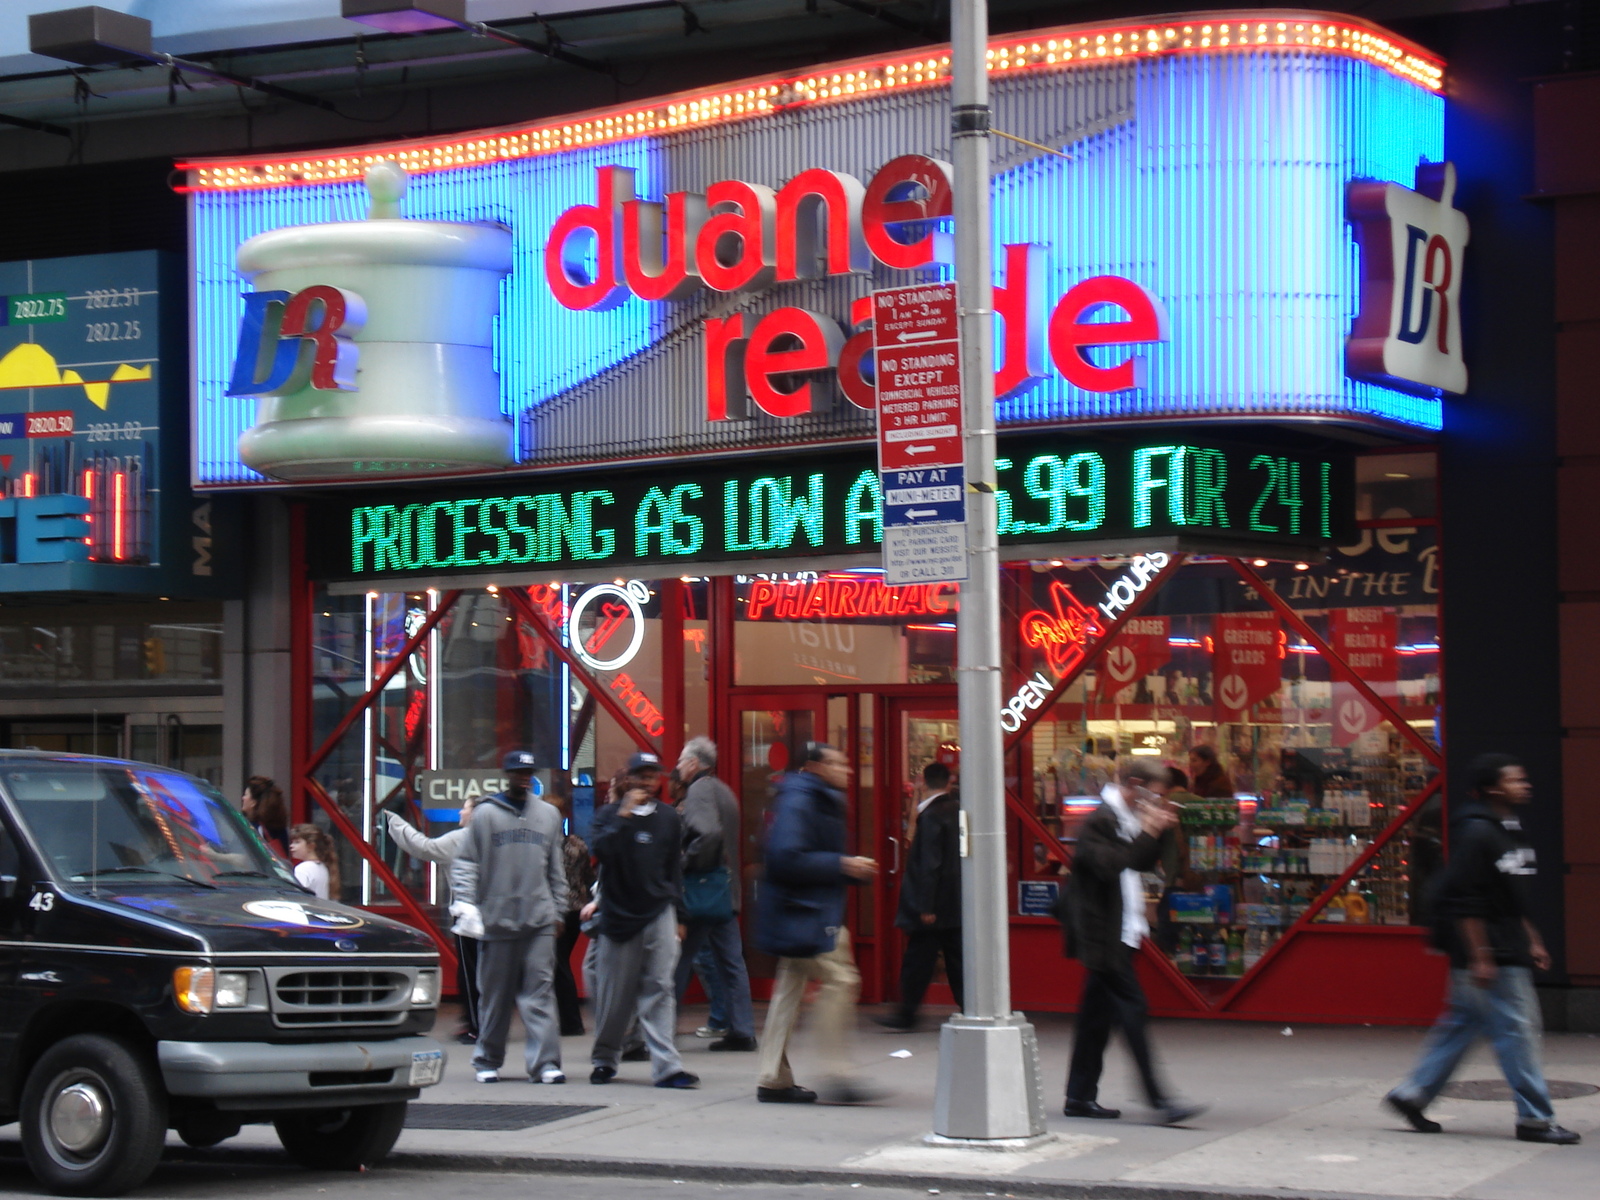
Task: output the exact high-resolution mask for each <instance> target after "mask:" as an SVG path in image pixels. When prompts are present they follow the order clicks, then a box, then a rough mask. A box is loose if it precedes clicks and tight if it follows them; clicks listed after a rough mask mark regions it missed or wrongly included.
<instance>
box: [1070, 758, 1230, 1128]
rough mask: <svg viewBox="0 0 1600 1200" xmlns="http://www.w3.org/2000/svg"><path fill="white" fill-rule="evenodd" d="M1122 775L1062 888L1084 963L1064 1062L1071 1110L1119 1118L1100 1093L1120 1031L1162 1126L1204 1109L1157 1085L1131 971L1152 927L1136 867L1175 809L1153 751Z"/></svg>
mask: <svg viewBox="0 0 1600 1200" xmlns="http://www.w3.org/2000/svg"><path fill="white" fill-rule="evenodd" d="M1120 778H1121V782H1120V783H1111V784H1107V785H1106V789H1105V791H1103V792H1102V793H1101V794H1100V798H1101V801H1102V803H1101V805H1100V807H1099V808H1097V809H1095V811H1094V812H1092V813H1090V814H1089V816H1088V818H1087V819H1086V820H1085V821H1084V823H1083V826H1082V828H1080V829H1079V831H1078V845H1077V848H1076V849H1075V850H1074V852H1073V855H1072V874H1071V876H1070V877H1068V879H1067V888H1066V933H1067V953H1068V955H1069V956H1071V957H1073V958H1076V959H1078V960H1080V961H1081V962H1082V963H1083V969H1084V980H1083V996H1082V998H1081V999H1080V1000H1079V1001H1078V1022H1077V1032H1076V1036H1075V1038H1074V1039H1073V1043H1072V1065H1071V1067H1070V1068H1068V1071H1067V1103H1066V1106H1065V1108H1063V1110H1062V1111H1063V1112H1064V1113H1065V1114H1066V1115H1067V1116H1069V1117H1099V1118H1102V1119H1115V1118H1117V1117H1120V1116H1121V1115H1122V1112H1121V1110H1120V1109H1115V1108H1106V1107H1104V1106H1102V1105H1101V1104H1099V1103H1097V1102H1096V1097H1097V1096H1098V1094H1099V1090H1100V1071H1101V1069H1102V1067H1103V1066H1104V1065H1105V1052H1106V1043H1107V1042H1108V1041H1109V1040H1110V1038H1111V1030H1112V1028H1113V1027H1117V1028H1120V1029H1121V1030H1122V1036H1123V1037H1124V1038H1126V1039H1127V1042H1128V1049H1129V1050H1130V1051H1132V1053H1133V1059H1134V1062H1135V1063H1136V1064H1137V1065H1138V1068H1139V1078H1140V1079H1141V1080H1142V1081H1143V1083H1144V1091H1145V1098H1146V1099H1147V1100H1148V1101H1149V1102H1150V1107H1151V1108H1153V1109H1155V1110H1156V1111H1157V1112H1158V1113H1159V1114H1160V1115H1161V1121H1162V1123H1163V1124H1166V1125H1176V1124H1178V1123H1179V1122H1182V1121H1186V1120H1188V1119H1189V1118H1190V1117H1193V1116H1197V1115H1199V1114H1200V1113H1201V1112H1203V1111H1205V1110H1204V1108H1203V1106H1201V1105H1198V1104H1185V1103H1183V1102H1181V1101H1178V1100H1175V1099H1173V1098H1172V1096H1171V1095H1170V1094H1169V1093H1168V1092H1167V1090H1166V1088H1164V1087H1163V1086H1162V1084H1161V1080H1160V1078H1159V1077H1158V1075H1157V1074H1156V1068H1155V1061H1154V1059H1153V1058H1152V1057H1151V1054H1150V1042H1149V1038H1148V1037H1147V1036H1146V1032H1145V1016H1146V1012H1147V1006H1146V1004H1145V998H1144V989H1143V988H1142V987H1140V986H1139V977H1138V976H1137V975H1135V974H1134V970H1133V952H1134V951H1135V950H1137V949H1138V948H1139V945H1140V943H1141V942H1143V940H1144V936H1145V934H1147V933H1148V932H1149V931H1150V926H1149V923H1148V922H1147V921H1146V919H1145V911H1144V910H1145V902H1144V883H1143V881H1142V880H1140V878H1139V872H1141V871H1148V870H1150V869H1151V868H1152V867H1154V866H1155V864H1156V863H1157V862H1159V861H1160V859H1161V851H1162V845H1163V842H1164V840H1165V839H1167V838H1170V837H1171V836H1172V832H1171V831H1172V827H1173V826H1174V825H1175V824H1176V823H1177V815H1176V814H1175V813H1174V812H1173V811H1172V809H1170V808H1168V807H1166V806H1165V805H1164V804H1162V803H1161V802H1160V797H1159V796H1158V795H1157V794H1156V792H1157V791H1162V792H1164V791H1165V785H1166V784H1167V782H1168V779H1169V776H1168V774H1167V772H1166V770H1165V768H1163V767H1162V766H1160V765H1159V764H1158V763H1156V762H1154V761H1152V760H1150V759H1139V758H1134V759H1129V760H1127V762H1126V765H1125V766H1123V768H1122V771H1121V776H1120Z"/></svg>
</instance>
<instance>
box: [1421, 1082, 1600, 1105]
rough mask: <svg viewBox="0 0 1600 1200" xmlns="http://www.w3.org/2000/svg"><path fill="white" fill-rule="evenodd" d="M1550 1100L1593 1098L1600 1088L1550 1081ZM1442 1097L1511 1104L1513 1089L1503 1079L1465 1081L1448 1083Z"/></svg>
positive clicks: (1584, 1084) (1583, 1084)
mask: <svg viewBox="0 0 1600 1200" xmlns="http://www.w3.org/2000/svg"><path fill="white" fill-rule="evenodd" d="M1549 1087H1550V1099H1552V1100H1576V1099H1577V1098H1578V1097H1579V1096H1592V1095H1594V1094H1595V1093H1596V1092H1600V1087H1596V1086H1595V1085H1594V1084H1592V1083H1570V1082H1567V1081H1565V1080H1561V1079H1552V1080H1550V1081H1549ZM1439 1094H1440V1095H1441V1096H1449V1097H1450V1099H1452V1100H1499V1101H1501V1102H1503V1103H1510V1101H1511V1100H1512V1099H1513V1097H1512V1095H1511V1088H1510V1087H1509V1086H1508V1085H1507V1084H1506V1082H1505V1080H1503V1079H1463V1080H1462V1081H1461V1082H1460V1083H1447V1084H1445V1085H1444V1090H1443V1091H1441V1092H1440V1093H1439Z"/></svg>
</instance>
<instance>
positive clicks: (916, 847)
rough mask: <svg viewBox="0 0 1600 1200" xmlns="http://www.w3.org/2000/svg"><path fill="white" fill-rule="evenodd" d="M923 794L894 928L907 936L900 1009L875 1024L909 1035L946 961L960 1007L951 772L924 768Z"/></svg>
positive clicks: (957, 836)
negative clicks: (941, 957)
mask: <svg viewBox="0 0 1600 1200" xmlns="http://www.w3.org/2000/svg"><path fill="white" fill-rule="evenodd" d="M922 784H923V787H924V788H926V789H927V794H926V795H925V796H923V798H922V802H921V803H920V804H918V805H917V823H916V832H915V833H914V834H913V835H912V838H911V846H910V850H909V852H908V853H907V856H906V870H905V875H904V876H903V877H902V878H901V880H900V908H899V911H898V912H897V913H896V914H895V918H894V923H895V925H896V927H898V928H899V929H902V930H904V931H905V934H906V950H905V955H904V957H903V958H901V960H900V1006H899V1008H897V1009H896V1010H895V1011H894V1012H892V1013H890V1014H889V1015H888V1016H885V1017H879V1018H878V1023H879V1024H880V1025H885V1026H887V1027H888V1028H890V1029H913V1028H915V1027H916V1024H917V1010H918V1009H919V1008H921V1007H922V997H923V996H924V995H926V994H927V991H928V984H929V983H930V982H931V981H932V980H933V969H934V967H935V966H936V965H937V964H938V962H939V955H940V954H943V955H944V973H945V978H946V979H948V980H949V981H950V993H951V995H953V996H954V997H955V1001H956V1007H957V1008H960V1007H961V982H962V978H961V801H960V800H959V799H958V798H957V796H956V794H955V793H954V792H952V791H951V790H950V768H949V767H947V766H945V765H944V764H943V763H942V762H931V763H929V764H928V765H927V766H925V767H924V768H922Z"/></svg>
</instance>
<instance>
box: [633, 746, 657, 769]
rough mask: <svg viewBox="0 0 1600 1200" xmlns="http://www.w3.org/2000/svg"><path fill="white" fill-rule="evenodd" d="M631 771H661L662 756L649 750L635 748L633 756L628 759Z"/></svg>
mask: <svg viewBox="0 0 1600 1200" xmlns="http://www.w3.org/2000/svg"><path fill="white" fill-rule="evenodd" d="M628 770H630V771H659V770H661V756H660V755H659V754H651V753H650V751H648V750H635V751H634V752H633V757H632V758H630V759H628Z"/></svg>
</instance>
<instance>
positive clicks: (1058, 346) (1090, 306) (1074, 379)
mask: <svg viewBox="0 0 1600 1200" xmlns="http://www.w3.org/2000/svg"><path fill="white" fill-rule="evenodd" d="M1108 307H1115V308H1120V309H1122V310H1123V311H1124V312H1126V313H1127V314H1128V319H1127V320H1126V321H1106V322H1094V323H1090V322H1088V321H1087V320H1086V318H1088V317H1090V316H1093V315H1094V314H1095V313H1097V312H1099V311H1100V310H1102V309H1104V308H1108ZM1166 330H1167V315H1166V312H1165V310H1164V309H1163V308H1162V306H1161V302H1160V301H1159V300H1157V299H1156V298H1155V297H1154V296H1152V295H1151V294H1150V293H1149V292H1147V291H1145V290H1144V288H1142V287H1140V286H1139V285H1138V284H1137V283H1134V282H1133V280H1131V279H1123V278H1121V277H1120V276H1117V275H1096V276H1095V277H1094V278H1093V279H1085V280H1084V281H1083V282H1082V283H1080V284H1078V285H1077V286H1076V287H1074V288H1073V289H1072V290H1071V291H1069V292H1068V293H1067V294H1066V295H1065V296H1063V297H1061V303H1060V304H1057V305H1056V310H1055V312H1053V313H1051V314H1050V357H1051V358H1052V359H1054V360H1055V364H1056V369H1057V370H1059V371H1060V372H1061V373H1062V374H1063V375H1065V376H1066V378H1067V382H1068V383H1072V384H1076V385H1077V386H1078V387H1081V388H1083V389H1084V390H1085V391H1088V392H1121V391H1126V390H1127V389H1128V388H1135V387H1138V386H1139V369H1140V367H1141V366H1142V365H1143V362H1142V360H1141V359H1140V358H1139V357H1138V356H1137V355H1130V356H1129V357H1127V358H1125V359H1123V360H1122V361H1121V362H1120V363H1118V364H1117V365H1116V366H1113V367H1098V366H1096V365H1095V364H1094V363H1092V362H1091V361H1089V356H1088V355H1086V354H1085V353H1084V352H1083V351H1084V349H1085V348H1086V347H1089V346H1116V345H1121V344H1123V343H1125V342H1161V341H1165V340H1166V337H1167V332H1166Z"/></svg>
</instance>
